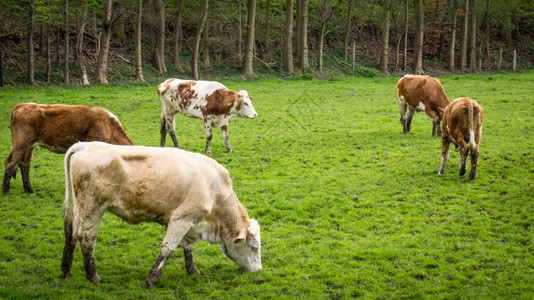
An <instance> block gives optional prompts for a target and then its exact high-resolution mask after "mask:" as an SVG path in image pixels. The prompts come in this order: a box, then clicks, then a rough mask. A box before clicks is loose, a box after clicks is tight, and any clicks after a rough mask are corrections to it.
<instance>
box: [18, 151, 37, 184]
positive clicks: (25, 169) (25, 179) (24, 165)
mask: <svg viewBox="0 0 534 300" xmlns="http://www.w3.org/2000/svg"><path fill="white" fill-rule="evenodd" d="M34 152H35V148H32V149H30V151H28V152H26V154H25V155H24V159H23V160H22V161H21V162H20V164H19V167H20V175H21V177H22V186H23V187H24V191H25V192H26V193H34V191H33V189H32V186H31V183H30V163H31V161H32V158H33V153H34Z"/></svg>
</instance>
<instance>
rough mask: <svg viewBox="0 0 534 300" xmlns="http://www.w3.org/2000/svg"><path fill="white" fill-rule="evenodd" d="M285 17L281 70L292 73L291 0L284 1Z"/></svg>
mask: <svg viewBox="0 0 534 300" xmlns="http://www.w3.org/2000/svg"><path fill="white" fill-rule="evenodd" d="M285 17H286V20H285V29H284V50H283V52H282V61H283V68H284V71H286V72H288V73H293V0H286V15H285Z"/></svg>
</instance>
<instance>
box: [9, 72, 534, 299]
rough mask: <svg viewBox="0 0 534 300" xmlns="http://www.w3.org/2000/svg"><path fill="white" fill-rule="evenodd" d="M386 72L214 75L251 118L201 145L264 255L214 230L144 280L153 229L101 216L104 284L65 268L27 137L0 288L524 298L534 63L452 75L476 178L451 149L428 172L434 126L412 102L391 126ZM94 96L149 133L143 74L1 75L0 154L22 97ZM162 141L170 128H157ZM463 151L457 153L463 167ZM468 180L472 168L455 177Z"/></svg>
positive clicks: (391, 93) (152, 135) (194, 139)
mask: <svg viewBox="0 0 534 300" xmlns="http://www.w3.org/2000/svg"><path fill="white" fill-rule="evenodd" d="M396 80H397V78H394V77H388V78H378V79H363V78H338V79H331V80H327V81H319V80H311V81H304V80H302V81H300V80H285V81H280V80H259V81H251V82H237V81H232V82H225V81H222V82H223V83H224V84H226V85H227V86H228V87H229V88H232V89H235V90H239V89H246V90H248V91H249V94H251V95H253V96H254V101H253V103H254V106H255V108H256V110H257V111H258V113H259V117H258V118H257V119H254V120H245V119H232V121H230V126H229V127H230V143H231V145H232V147H233V148H234V151H235V152H234V153H231V154H227V153H225V149H224V144H223V142H222V139H221V137H220V133H219V132H218V131H217V132H214V138H213V141H212V151H213V153H212V154H211V155H210V156H211V157H213V158H215V159H216V160H217V161H219V162H220V163H221V164H222V165H224V166H225V167H226V168H227V169H228V170H229V171H230V173H231V174H232V178H233V182H234V190H235V191H236V193H237V195H238V197H239V198H240V200H241V202H242V203H243V204H244V206H245V207H246V208H247V209H248V212H249V214H250V216H251V217H255V218H256V219H258V220H259V222H260V225H261V229H262V244H263V245H262V255H263V267H264V269H263V270H262V271H260V272H258V273H245V272H243V271H240V270H238V269H237V267H236V266H235V265H234V264H233V262H232V261H230V260H229V259H227V258H225V257H224V255H223V254H222V252H221V251H220V249H219V246H218V245H211V244H208V243H198V244H197V246H196V249H195V258H196V262H197V265H198V268H199V270H200V271H201V272H202V275H199V276H189V275H187V274H186V272H185V268H184V262H183V254H182V252H181V251H177V252H176V253H175V255H174V256H173V258H172V259H171V260H170V261H169V262H168V264H167V266H166V268H165V269H164V271H163V272H162V274H161V276H160V278H159V281H158V282H157V284H156V288H154V289H150V290H149V289H146V288H145V281H144V279H145V277H146V275H147V274H148V271H149V269H150V267H151V266H152V265H153V263H154V262H155V260H156V258H157V255H158V253H159V247H160V244H161V241H162V239H163V235H164V232H165V228H164V227H162V226H160V225H157V224H140V225H136V226H130V225H128V224H126V223H125V222H123V221H121V220H120V219H119V218H118V217H115V216H113V215H111V214H106V215H105V217H104V219H103V221H102V223H101V227H100V232H99V235H98V239H97V245H96V250H95V260H96V265H97V269H98V270H99V274H100V276H101V277H102V279H103V280H104V283H102V284H99V285H94V284H92V283H90V282H89V281H87V280H86V279H85V273H84V270H83V260H82V255H81V251H80V250H79V247H78V249H77V251H76V254H75V258H74V265H73V277H71V278H69V279H68V280H63V279H60V274H61V271H60V261H61V254H62V249H63V219H62V218H63V212H62V206H63V198H64V175H63V165H62V163H63V155H58V154H53V153H51V152H48V151H46V150H44V149H38V150H37V151H36V153H35V157H34V160H33V164H32V166H33V167H32V169H31V174H30V178H31V182H32V184H33V187H34V189H35V190H36V193H35V194H31V195H28V194H25V193H23V190H22V183H21V180H20V172H19V174H18V176H17V178H16V179H15V180H12V183H11V195H10V196H0V298H33V297H45V298H91V299H95V298H120V299H127V298H150V299H153V298H176V297H177V298H236V297H244V298H252V297H259V298H286V299H294V298H333V299H339V298H351V297H364V298H410V299H411V298H486V299H492V298H525V299H531V298H532V297H534V244H533V241H534V228H533V226H532V224H533V223H534V201H533V200H534V192H533V181H534V142H533V139H532V138H533V135H532V132H533V131H534V73H533V72H527V73H519V74H484V75H466V76H446V77H442V78H440V80H441V81H442V83H443V85H444V87H445V91H446V92H447V94H448V96H449V98H450V99H451V100H452V99H454V98H456V97H460V96H469V97H471V98H473V99H476V100H477V101H478V102H479V103H480V105H481V106H482V107H483V108H484V110H485V115H484V130H483V135H482V143H481V153H480V163H479V168H478V170H477V171H478V172H477V179H476V180H474V181H468V180H466V179H462V178H460V177H459V176H458V163H459V160H460V157H459V156H460V155H459V153H458V151H457V150H455V149H454V148H451V155H450V159H449V162H448V164H447V171H446V174H445V175H442V176H437V175H436V173H437V170H438V168H439V164H440V155H441V140H440V139H439V138H432V137H431V136H430V134H431V130H432V125H431V121H430V119H428V118H427V117H426V116H424V114H423V113H418V114H416V115H415V117H414V121H413V124H412V126H413V127H412V133H411V134H410V135H403V134H402V126H401V124H400V122H399V112H398V106H397V99H396V95H395V83H396ZM21 102H37V103H66V104H88V105H93V106H102V107H106V108H108V109H109V110H110V111H112V112H113V113H114V114H116V115H117V116H118V117H119V119H120V120H121V122H122V124H123V125H124V127H125V129H126V131H127V133H128V134H129V135H130V137H131V138H132V140H133V141H134V143H136V144H139V145H147V146H158V145H159V115H160V104H159V101H158V99H157V96H156V92H155V86H153V85H138V86H133V85H129V86H97V87H90V88H58V87H50V88H23V89H18V88H17V89H12V88H3V89H0V156H1V158H2V159H5V157H7V155H8V153H9V150H10V146H11V140H10V131H9V126H8V116H9V111H10V109H11V108H12V107H13V106H14V105H15V104H17V103H21ZM176 121H177V125H178V129H177V137H178V139H179V141H180V143H181V144H182V146H183V147H184V148H185V149H187V150H190V151H196V152H201V151H203V149H204V144H205V138H204V129H203V126H202V122H201V121H200V120H196V119H188V118H185V117H183V116H181V115H179V116H177V118H176ZM168 145H169V139H168ZM468 167H469V165H468ZM466 178H467V175H466Z"/></svg>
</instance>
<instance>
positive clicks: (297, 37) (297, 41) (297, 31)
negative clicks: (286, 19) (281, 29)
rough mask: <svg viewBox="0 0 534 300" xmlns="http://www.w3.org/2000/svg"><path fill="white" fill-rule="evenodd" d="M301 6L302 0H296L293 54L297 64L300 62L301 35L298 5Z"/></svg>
mask: <svg viewBox="0 0 534 300" xmlns="http://www.w3.org/2000/svg"><path fill="white" fill-rule="evenodd" d="M301 6H302V0H296V8H295V10H296V16H295V48H296V49H295V54H296V55H297V65H300V62H299V61H298V60H299V59H300V52H299V51H300V49H301V47H300V35H301V33H300V32H301V27H302V22H301V19H302V17H301V13H302V11H301V9H300V7H301Z"/></svg>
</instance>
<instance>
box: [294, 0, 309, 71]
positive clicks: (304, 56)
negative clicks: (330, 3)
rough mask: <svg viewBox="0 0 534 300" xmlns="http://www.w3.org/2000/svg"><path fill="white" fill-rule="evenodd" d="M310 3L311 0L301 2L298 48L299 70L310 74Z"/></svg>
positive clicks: (301, 0)
mask: <svg viewBox="0 0 534 300" xmlns="http://www.w3.org/2000/svg"><path fill="white" fill-rule="evenodd" d="M308 3H309V0H300V7H299V9H300V20H298V22H299V24H300V32H299V34H300V35H299V36H298V37H297V38H298V39H299V48H298V59H299V69H300V72H301V73H306V72H308V70H309V68H310V63H309V61H308Z"/></svg>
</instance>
